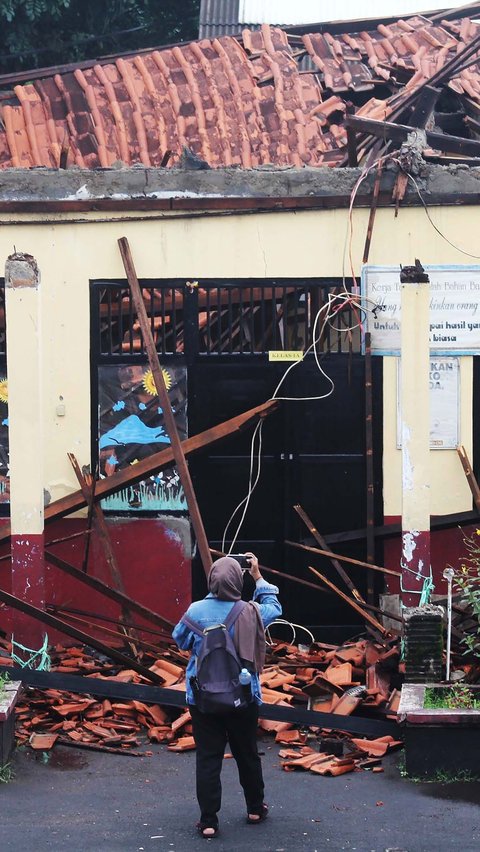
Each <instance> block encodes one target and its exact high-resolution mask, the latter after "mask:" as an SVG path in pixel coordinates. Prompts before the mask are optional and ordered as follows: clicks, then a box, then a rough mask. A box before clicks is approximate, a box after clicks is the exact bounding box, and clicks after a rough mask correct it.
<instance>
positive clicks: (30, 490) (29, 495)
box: [5, 253, 45, 650]
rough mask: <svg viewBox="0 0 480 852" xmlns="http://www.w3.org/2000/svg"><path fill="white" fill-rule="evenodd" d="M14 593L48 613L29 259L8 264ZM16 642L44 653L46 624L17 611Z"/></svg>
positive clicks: (35, 279) (36, 278)
mask: <svg viewBox="0 0 480 852" xmlns="http://www.w3.org/2000/svg"><path fill="white" fill-rule="evenodd" d="M5 300H6V316H7V373H8V387H9V400H8V418H9V443H10V448H9V455H10V516H11V555H12V593H13V595H14V596H16V597H19V598H21V599H22V600H23V601H25V602H26V603H28V604H30V605H31V606H34V607H38V608H39V609H43V607H44V603H45V597H44V594H45V593H44V581H45V576H44V539H43V534H44V491H43V489H44V475H43V459H44V446H43V396H44V395H43V375H42V324H41V313H42V311H41V299H40V271H39V269H38V266H37V263H36V261H35V258H33V257H32V256H31V255H29V254H23V253H16V254H13V255H11V256H10V257H9V258H8V259H7V262H6V264H5ZM13 632H14V636H15V639H16V640H17V641H18V642H21V643H22V644H23V645H25V646H26V647H28V648H31V649H34V650H38V649H39V648H40V647H41V645H42V643H43V640H44V634H45V630H44V627H43V625H42V624H41V622H39V621H37V620H33V619H32V618H30V617H28V615H26V614H24V613H21V612H20V611H19V610H15V612H14V617H13Z"/></svg>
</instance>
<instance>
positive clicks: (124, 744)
mask: <svg viewBox="0 0 480 852" xmlns="http://www.w3.org/2000/svg"><path fill="white" fill-rule="evenodd" d="M50 657H51V671H52V672H57V673H58V674H59V676H61V674H62V673H65V674H67V673H68V674H77V675H82V676H83V677H84V678H85V681H87V680H88V679H96V680H98V679H105V680H107V681H110V682H111V681H119V682H123V683H133V684H140V685H141V684H142V683H145V684H146V683H148V681H147V679H146V678H145V677H143V676H142V675H141V674H139V673H138V672H136V671H134V670H133V669H132V670H129V669H121V670H119V668H118V665H115V664H113V663H112V662H111V661H110V660H108V659H107V658H106V657H102V655H99V654H98V653H97V652H94V651H93V650H92V649H91V648H87V647H75V646H74V647H68V648H67V647H64V646H61V645H56V646H55V647H53V648H51V649H50ZM187 659H188V654H187V653H182V652H179V651H178V650H176V649H175V650H174V649H173V648H172V649H171V650H169V649H167V650H162V651H161V652H160V651H159V655H158V657H157V658H155V659H152V662H151V665H150V666H149V668H150V670H151V671H153V672H155V673H156V674H157V675H159V676H160V677H161V678H162V681H163V684H162V685H163V687H166V688H168V689H176V690H179V691H182V692H183V691H184V690H185V668H186V663H187ZM0 664H1V665H11V664H12V659H11V646H10V644H9V643H8V642H7V641H6V640H2V639H0ZM400 681H401V674H400V673H399V645H398V640H396V639H391V640H390V641H386V640H385V639H383V640H382V643H380V642H378V643H377V642H376V641H374V640H372V639H366V638H362V639H360V640H358V641H351V642H346V643H344V644H342V645H329V644H326V643H321V642H315V643H313V644H312V645H311V646H302V645H293V644H288V643H286V642H273V644H272V645H271V646H270V647H269V651H268V654H267V664H266V666H265V669H264V671H263V672H262V675H261V682H262V692H263V700H264V702H265V703H267V704H276V705H283V706H286V707H301V708H304V709H309V710H316V711H320V712H323V713H333V714H335V715H338V717H339V719H338V729H337V728H335V729H328V730H325V729H321V728H318V727H311V726H310V727H309V726H299V725H296V724H294V723H293V722H288V721H281V722H278V721H271V720H268V719H263V718H262V719H260V720H259V728H260V730H261V731H262V732H264V733H268V734H273V735H275V741H276V742H277V743H279V744H281V745H283V746H285V748H284V749H282V750H281V751H280V758H281V766H282V768H283V769H284V770H286V771H293V770H296V769H303V770H309V771H312V772H315V773H319V774H329V775H338V774H342V773H344V772H349V771H352V770H353V769H356V768H360V769H375V771H381V765H380V764H381V758H382V756H383V755H384V754H386V753H387V751H389V750H391V749H392V748H396V747H399V746H400V745H401V741H400V740H396V739H394V738H393V737H380V738H377V739H363V738H362V739H359V738H354V737H353V736H352V735H350V734H348V733H346V732H342V725H341V717H342V716H344V717H345V716H348V715H351V714H353V713H356V714H359V715H362V716H368V717H369V718H371V719H373V720H374V719H375V718H377V719H382V720H384V719H390V720H395V719H396V710H397V707H398V702H399V696H400V692H399V686H400ZM59 685H60V684H59ZM16 713H17V718H16V738H17V743H18V744H21V745H27V746H30V747H31V748H33V749H36V750H43V751H46V750H48V749H50V748H52V747H53V746H54V745H55V743H59V744H62V745H70V746H74V747H79V748H86V749H88V748H90V749H95V750H101V751H111V752H113V753H120V754H130V755H148V754H151V751H139V748H141V747H144V746H145V741H146V740H147V741H150V743H162V744H165V745H166V746H167V748H168V749H169V750H171V751H187V750H190V749H194V748H195V743H194V740H193V736H192V727H191V719H190V714H189V712H188V709H187V708H186V707H184V708H180V709H179V708H173V707H165V706H160V705H159V704H151V703H146V702H143V701H139V700H128V701H127V700H118V701H115V700H113V699H108V698H103V699H102V698H95V697H93V696H91V695H89V694H88V690H87V684H86V688H85V692H84V693H82V694H81V695H80V694H76V693H72V692H69V691H66V690H64V689H61V688H59V689H41V690H40V689H36V688H35V689H34V688H26V689H25V691H24V692H23V695H22V697H21V699H20V701H19V703H18V705H17V708H16Z"/></svg>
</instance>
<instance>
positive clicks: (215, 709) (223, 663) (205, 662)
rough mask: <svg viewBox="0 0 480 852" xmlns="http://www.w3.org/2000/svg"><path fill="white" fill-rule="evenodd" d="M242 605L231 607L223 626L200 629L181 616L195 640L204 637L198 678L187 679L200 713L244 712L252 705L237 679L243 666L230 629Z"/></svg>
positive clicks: (248, 693)
mask: <svg viewBox="0 0 480 852" xmlns="http://www.w3.org/2000/svg"><path fill="white" fill-rule="evenodd" d="M246 606H247V604H246V603H245V601H237V602H236V603H234V605H233V606H232V608H231V610H230V612H229V613H228V616H227V618H226V619H225V623H224V624H213V625H212V626H211V627H205V628H203V627H201V626H200V625H199V624H197V622H196V621H193V619H191V618H189V617H188V615H184V616H183V618H182V621H183V623H184V624H185V625H186V626H187V627H189V628H190V630H192V631H193V632H194V633H196V634H197V636H203V642H202V644H201V647H200V650H199V653H198V655H197V674H196V677H192V678H190V683H191V686H192V690H193V694H194V696H195V703H196V706H197V708H198V709H199V710H200V712H201V713H229V712H231V711H232V710H243V709H244V708H245V707H247V706H248V704H250V702H251V701H252V694H251V688H250V685H249V686H248V687H245V686H242V685H241V684H240V681H239V679H238V676H239V674H240V671H241V669H242V663H241V661H240V658H239V656H238V654H237V651H236V649H235V645H234V642H233V639H232V637H231V636H230V633H229V629H230V627H231V626H232V624H234V623H235V621H236V620H237V618H238V616H239V615H240V613H241V612H242V610H243V609H244V607H246Z"/></svg>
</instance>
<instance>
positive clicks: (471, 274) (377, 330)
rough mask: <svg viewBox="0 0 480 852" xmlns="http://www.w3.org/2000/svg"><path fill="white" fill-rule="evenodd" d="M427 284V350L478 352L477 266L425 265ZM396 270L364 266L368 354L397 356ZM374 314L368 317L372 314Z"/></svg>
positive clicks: (479, 285)
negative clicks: (368, 341)
mask: <svg viewBox="0 0 480 852" xmlns="http://www.w3.org/2000/svg"><path fill="white" fill-rule="evenodd" d="M425 271H426V272H428V275H429V278H430V284H425V285H424V286H425V287H427V286H428V287H429V288H430V348H431V350H432V351H434V352H435V353H437V354H450V355H453V354H455V355H475V354H477V353H478V352H480V266H452V267H447V266H426V267H425ZM400 288H401V285H400V267H399V266H398V267H397V266H364V267H363V270H362V296H363V297H364V298H365V300H366V302H365V306H366V309H367V319H366V330H367V331H369V332H370V334H371V340H372V354H374V355H392V354H396V353H399V352H400V323H401V316H400V303H401V289H400ZM372 311H373V312H372Z"/></svg>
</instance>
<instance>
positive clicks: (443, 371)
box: [397, 358, 460, 450]
mask: <svg viewBox="0 0 480 852" xmlns="http://www.w3.org/2000/svg"><path fill="white" fill-rule="evenodd" d="M429 379H430V380H429V388H430V449H431V450H454V449H455V448H456V447H457V446H458V444H459V443H460V364H459V361H458V358H431V359H430V377H429ZM401 394H402V374H401V359H400V358H397V447H398V449H400V448H401V446H402V409H401Z"/></svg>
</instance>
